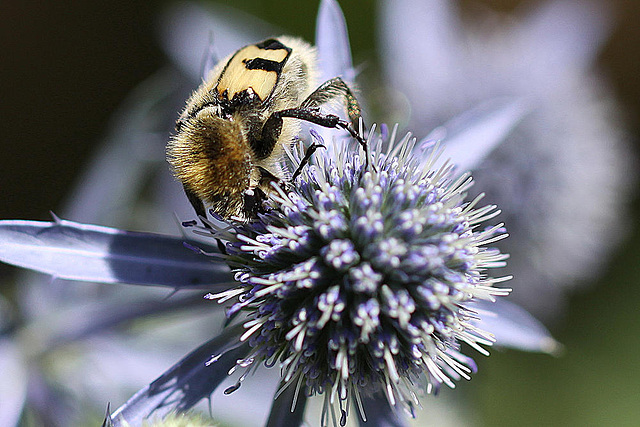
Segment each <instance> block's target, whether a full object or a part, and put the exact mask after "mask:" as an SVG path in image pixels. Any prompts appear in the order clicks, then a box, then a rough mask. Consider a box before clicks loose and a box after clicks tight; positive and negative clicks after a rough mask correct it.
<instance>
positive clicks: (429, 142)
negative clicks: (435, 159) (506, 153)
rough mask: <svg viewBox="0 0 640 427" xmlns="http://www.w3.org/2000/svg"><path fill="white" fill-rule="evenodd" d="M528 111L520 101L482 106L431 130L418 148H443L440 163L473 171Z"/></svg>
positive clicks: (486, 103)
mask: <svg viewBox="0 0 640 427" xmlns="http://www.w3.org/2000/svg"><path fill="white" fill-rule="evenodd" d="M528 111H529V109H528V106H527V105H526V104H525V102H523V101H521V100H513V99H508V100H504V99H499V100H493V101H490V102H485V103H483V104H481V105H480V106H479V107H476V108H474V109H473V110H470V111H467V112H465V113H463V114H461V115H459V116H458V117H456V118H454V119H453V120H451V121H449V122H447V123H446V124H444V125H443V126H440V127H438V128H436V129H435V130H433V131H432V132H431V133H430V134H429V135H427V137H426V138H424V139H423V140H422V141H421V143H420V145H421V146H422V147H426V148H430V147H432V146H433V142H434V141H436V140H442V142H443V144H444V154H443V158H444V159H451V161H452V162H453V164H455V165H456V166H457V167H458V171H460V172H466V171H470V170H474V169H475V168H476V167H477V166H478V165H479V164H480V163H481V162H482V161H483V160H484V159H485V157H487V156H488V155H489V154H490V153H491V151H492V150H493V149H494V148H496V147H497V146H498V145H500V144H501V143H502V142H503V141H504V140H505V138H506V137H507V136H508V135H509V133H510V132H511V131H512V130H513V129H514V128H515V127H516V126H517V125H518V123H519V122H520V120H521V119H522V118H523V117H524V116H525V115H526V113H527V112H528Z"/></svg>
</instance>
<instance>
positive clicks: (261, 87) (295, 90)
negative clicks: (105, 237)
mask: <svg viewBox="0 0 640 427" xmlns="http://www.w3.org/2000/svg"><path fill="white" fill-rule="evenodd" d="M315 63H316V57H315V50H314V48H313V47H312V46H311V45H309V44H308V43H306V42H304V41H302V40H300V39H296V38H292V37H286V36H284V37H278V38H270V39H267V40H264V41H262V42H260V43H257V44H254V45H250V46H246V47H243V48H242V49H240V50H238V51H236V52H235V53H234V54H232V55H230V56H229V57H228V58H226V59H224V60H222V61H221V62H220V63H219V64H218V65H217V66H216V67H215V68H214V69H213V70H212V71H211V73H210V75H209V76H208V77H207V79H206V80H205V81H204V82H203V83H202V85H201V86H200V87H199V88H198V89H196V91H195V92H194V93H193V94H192V95H191V97H190V98H189V100H188V101H187V105H186V107H185V109H184V111H183V112H182V114H181V115H180V118H179V119H178V121H177V124H176V134H175V136H173V137H172V139H171V140H170V141H169V143H168V145H167V160H168V162H169V164H170V165H171V168H172V170H173V173H174V175H175V176H176V177H177V178H178V179H179V180H180V181H181V182H182V185H183V187H184V190H185V193H186V194H187V197H188V199H189V201H190V202H191V204H192V205H193V207H194V209H195V211H196V213H197V214H198V215H199V216H201V217H206V210H205V205H208V206H210V207H211V209H212V210H213V212H214V213H216V214H218V215H220V216H221V217H222V218H231V217H234V218H240V219H242V220H250V219H251V218H254V217H255V216H256V215H257V213H258V212H260V210H261V207H262V202H263V201H264V199H265V198H266V195H267V194H268V193H269V192H270V191H273V188H272V187H271V183H272V182H274V181H276V182H283V179H284V178H285V173H284V171H283V170H282V166H281V159H282V156H283V154H284V150H283V145H284V144H290V143H293V141H294V139H295V137H296V135H297V134H298V132H299V130H300V121H307V122H311V123H314V124H317V125H320V126H324V127H327V128H336V129H339V128H342V129H345V130H347V131H348V132H349V133H350V134H351V136H352V137H354V138H355V139H357V141H358V142H359V143H360V144H361V145H362V146H363V147H364V149H365V150H366V142H365V141H364V140H363V138H362V137H361V136H360V135H359V134H358V133H357V132H356V131H355V126H356V125H357V124H358V122H359V120H360V106H359V104H358V101H357V100H356V98H355V96H354V95H353V92H352V91H351V89H350V88H349V86H347V84H346V83H345V82H344V81H343V80H342V79H341V78H339V77H336V78H333V79H330V80H328V81H326V82H324V83H322V84H321V85H320V86H318V87H316V86H315ZM339 99H342V100H343V101H344V103H345V105H346V109H347V113H348V116H349V119H350V121H351V123H349V122H347V121H345V120H342V119H341V118H340V117H338V116H336V115H333V114H323V113H322V112H321V111H320V109H319V107H320V105H322V104H325V103H327V102H330V101H333V100H339ZM315 148H316V146H315V145H314V146H311V147H310V148H309V149H308V150H307V153H306V155H305V157H304V159H303V161H302V163H301V164H300V165H299V166H298V169H297V170H296V171H295V173H294V174H293V175H292V179H293V178H295V177H296V176H297V175H298V173H299V172H300V170H301V168H302V167H303V166H304V163H306V161H308V159H309V156H310V155H311V153H312V152H313V150H315ZM365 154H366V151H365ZM365 158H366V157H365Z"/></svg>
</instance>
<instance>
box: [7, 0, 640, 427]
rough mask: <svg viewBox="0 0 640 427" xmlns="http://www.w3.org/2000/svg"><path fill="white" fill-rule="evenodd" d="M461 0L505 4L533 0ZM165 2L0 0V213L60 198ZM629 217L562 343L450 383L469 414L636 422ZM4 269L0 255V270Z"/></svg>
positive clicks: (365, 46)
mask: <svg viewBox="0 0 640 427" xmlns="http://www.w3.org/2000/svg"><path fill="white" fill-rule="evenodd" d="M462 3H463V5H464V6H469V5H473V4H477V3H485V4H487V5H488V6H490V7H491V8H494V9H496V10H502V11H510V10H513V9H514V8H516V7H518V6H519V5H522V4H527V3H531V1H515V0H468V1H463V2H462ZM609 3H610V4H612V5H613V6H615V8H616V11H617V18H618V19H617V24H616V27H615V29H614V32H613V34H612V37H611V39H610V40H609V42H608V43H607V45H606V47H605V49H604V52H603V54H602V55H601V57H600V60H599V62H598V66H599V68H600V69H601V70H602V71H603V72H604V73H605V75H607V76H608V77H609V80H610V82H611V84H612V86H613V88H614V90H615V92H616V94H617V97H618V99H619V100H620V102H621V103H622V105H623V107H624V109H625V111H626V113H627V117H626V118H627V123H626V125H627V126H628V129H629V131H630V135H631V137H632V142H633V143H634V146H635V147H636V148H637V147H638V135H639V134H640V78H639V77H638V76H640V26H638V25H637V23H638V20H639V19H640V2H638V1H633V0H614V1H611V0H609ZM166 4H168V2H162V1H144V2H142V1H139V2H130V1H126V2H125V1H110V2H103V1H91V2H73V3H72V2H29V1H27V2H25V1H18V0H3V1H2V2H0V16H1V17H2V24H1V25H0V52H2V67H0V87H1V90H0V94H1V95H0V96H1V99H2V101H1V102H0V109H1V110H0V125H1V126H2V132H1V134H0V173H1V174H2V203H0V218H25V219H48V218H49V213H48V212H49V210H54V211H55V210H56V208H58V207H59V206H60V204H61V202H62V200H63V198H64V196H65V195H66V194H67V192H68V190H69V189H70V188H71V186H72V185H73V183H74V179H75V178H76V177H77V175H78V174H79V173H80V171H81V170H82V166H83V164H84V163H85V162H86V160H87V159H88V158H89V156H90V154H91V153H92V152H93V150H94V149H95V148H96V146H97V143H98V142H99V141H100V137H101V135H102V134H103V133H104V131H105V129H106V127H107V125H108V123H109V120H110V118H111V115H112V113H113V111H114V110H115V109H116V107H117V106H118V104H119V103H120V102H121V101H122V100H123V98H124V97H125V96H126V95H127V93H128V92H129V91H130V90H131V89H133V88H134V87H135V86H136V84H137V83H139V82H140V81H142V80H143V79H144V78H145V77H147V76H149V75H150V74H151V73H153V72H154V71H155V70H156V69H158V68H159V67H160V66H161V64H163V63H164V62H165V61H166V59H165V57H164V55H163V53H162V51H161V49H160V47H159V46H158V44H157V38H156V28H155V25H156V22H157V21H156V18H157V16H158V14H159V13H160V12H161V11H162V10H163V7H164V6H165V5H166ZM233 6H234V7H237V8H239V9H242V10H244V11H246V12H249V13H251V14H254V15H256V16H260V17H262V18H263V19H264V20H266V21H268V22H272V23H274V24H276V25H278V26H280V27H281V28H283V29H285V30H286V31H287V32H288V33H291V34H296V35H300V36H303V37H304V38H306V39H308V40H312V39H313V31H314V26H313V23H314V22H315V15H316V10H317V2H316V1H313V2H307V3H304V4H301V3H300V2H298V1H291V0H287V1H276V0H270V1H257V0H236V1H234V2H233ZM341 6H342V8H343V10H344V13H345V15H346V18H347V22H348V24H349V32H350V38H351V43H352V49H353V53H354V58H355V62H356V63H359V62H362V61H368V62H369V63H372V64H375V60H376V59H375V55H376V39H375V28H374V23H375V22H376V17H375V9H374V6H372V5H371V3H369V2H366V1H343V2H341ZM597 191H598V190H597V189H594V197H597ZM634 218H638V205H637V202H636V203H635V209H634ZM634 223H635V225H636V227H634V229H633V230H629V235H628V238H627V239H626V241H625V242H624V243H623V245H622V246H621V247H620V248H619V249H618V250H617V253H616V254H615V256H614V259H613V261H612V262H611V264H610V265H609V267H608V269H607V271H606V272H605V275H604V277H603V278H601V279H599V280H598V281H597V283H595V284H594V285H593V286H591V287H589V288H587V289H586V290H584V291H582V292H581V293H579V294H577V295H574V296H573V297H572V298H571V303H570V305H569V307H568V310H567V312H566V313H565V316H564V318H563V319H561V320H560V321H558V322H557V323H556V324H553V325H548V326H549V327H550V329H551V330H552V333H553V334H554V336H555V337H556V338H557V339H558V340H559V341H561V342H562V343H563V344H564V345H565V346H566V349H565V352H564V354H563V355H562V356H561V357H559V358H553V357H550V356H543V355H532V354H525V353H520V352H516V351H506V352H501V351H496V350H494V351H493V352H492V353H493V355H492V356H491V357H490V358H488V359H483V360H480V372H479V373H478V374H477V375H476V376H475V378H474V380H473V381H472V382H471V383H469V384H463V385H462V387H460V388H461V390H458V391H457V392H460V393H464V394H465V395H466V396H467V397H468V398H469V401H470V402H472V403H473V405H474V409H473V410H472V412H474V413H475V414H476V416H477V420H478V424H479V425H501V426H512V425H518V426H521V427H522V426H528V425H532V426H533V425H536V426H537V425H563V426H568V425H575V426H584V425H593V426H602V425H615V426H637V425H640V369H639V368H638V366H637V365H638V362H640V357H638V355H640V338H639V334H638V332H637V331H639V330H640V316H638V312H639V310H638V307H639V302H640V271H639V269H640V264H639V263H638V254H640V236H639V235H638V227H637V225H638V224H639V221H637V220H635V221H634ZM585 232H588V230H585ZM14 272H15V269H13V268H10V267H7V266H5V265H0V276H8V275H10V274H13V273H14ZM0 278H2V277H0Z"/></svg>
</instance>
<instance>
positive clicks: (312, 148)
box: [291, 143, 325, 181]
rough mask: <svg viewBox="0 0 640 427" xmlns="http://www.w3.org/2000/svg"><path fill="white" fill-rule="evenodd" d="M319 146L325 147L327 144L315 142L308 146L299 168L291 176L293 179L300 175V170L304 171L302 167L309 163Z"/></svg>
mask: <svg viewBox="0 0 640 427" xmlns="http://www.w3.org/2000/svg"><path fill="white" fill-rule="evenodd" d="M318 148H325V146H324V145H322V144H317V143H313V144H311V145H310V146H309V147H307V149H306V150H305V152H304V157H303V158H302V160H301V161H300V164H299V165H298V168H297V169H296V171H295V172H294V173H293V175H292V176H291V181H293V180H295V179H296V178H297V177H298V175H300V172H302V169H304V167H305V166H306V165H307V163H309V160H310V159H311V156H313V153H315V152H316V150H317V149H318Z"/></svg>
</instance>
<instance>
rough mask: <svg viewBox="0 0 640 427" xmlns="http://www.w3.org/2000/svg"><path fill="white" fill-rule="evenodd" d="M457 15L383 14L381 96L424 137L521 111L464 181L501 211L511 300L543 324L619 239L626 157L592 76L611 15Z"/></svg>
mask: <svg viewBox="0 0 640 427" xmlns="http://www.w3.org/2000/svg"><path fill="white" fill-rule="evenodd" d="M458 6H459V5H458V2H453V1H447V0H389V1H381V2H380V25H379V31H380V37H381V39H380V40H381V45H382V53H381V58H382V60H383V66H384V71H385V75H386V78H387V81H388V83H389V84H390V86H391V87H392V88H394V89H395V90H397V92H395V93H394V92H391V93H392V95H390V96H391V99H406V102H405V103H404V104H403V103H402V102H400V103H396V105H405V110H404V111H405V112H406V111H407V110H406V108H410V116H411V119H410V121H409V123H410V127H411V128H412V129H414V130H416V131H423V132H426V131H428V130H429V129H432V128H433V127H435V126H437V125H439V124H441V123H444V122H446V121H448V120H450V119H452V118H453V117H455V116H458V115H460V114H462V113H464V112H465V111H467V110H469V109H470V108H474V107H476V106H477V105H479V104H482V103H486V102H496V100H500V99H503V98H504V97H507V98H517V99H519V100H520V101H521V102H523V103H525V104H526V105H527V106H528V107H529V108H530V113H529V114H527V115H526V116H525V117H524V118H523V119H522V121H521V123H520V124H519V125H518V126H516V127H515V129H513V131H512V132H511V133H510V134H509V135H508V137H507V138H506V141H505V142H504V143H502V144H500V145H499V146H497V148H495V149H494V151H493V152H492V153H491V154H490V155H489V156H487V157H486V159H485V160H484V161H482V162H481V163H479V164H478V165H476V167H474V168H473V169H474V178H475V179H476V180H477V183H478V186H477V187H478V188H481V189H482V191H484V192H486V194H487V200H488V201H490V202H492V203H496V204H498V205H499V206H501V207H502V209H503V211H504V214H503V216H502V217H501V218H502V219H503V220H504V221H505V223H506V224H507V227H508V228H509V232H510V234H511V238H510V239H508V240H507V241H505V242H502V243H501V244H500V245H499V246H500V248H501V250H503V251H504V252H506V253H509V254H511V259H510V262H509V267H508V268H509V271H510V273H511V274H513V275H514V276H515V280H514V281H513V287H514V292H513V295H512V297H513V299H514V300H515V301H516V302H518V303H520V304H521V305H523V306H525V307H526V308H528V309H529V310H532V311H533V312H534V313H535V314H536V315H538V316H541V317H542V318H547V319H551V318H553V317H554V316H557V315H558V314H559V313H558V309H559V308H561V307H562V305H563V304H562V303H563V300H564V297H565V294H566V293H567V292H569V291H570V290H571V289H573V288H574V287H576V286H579V285H581V284H584V283H588V281H589V279H591V280H592V279H594V278H596V277H597V275H598V273H599V272H600V271H601V270H602V267H603V265H604V263H605V262H606V261H607V259H608V255H609V254H610V252H611V250H612V249H613V248H614V247H615V245H616V243H618V241H619V240H620V238H621V237H623V236H624V231H625V230H626V228H625V225H626V222H625V219H626V217H625V214H626V208H627V204H628V202H629V190H630V189H631V188H632V184H633V178H634V177H633V175H634V173H633V170H632V166H631V162H630V160H629V158H630V153H629V148H628V147H627V145H626V141H625V139H624V136H625V134H624V131H623V130H622V126H621V123H620V121H619V111H618V110H617V107H616V105H615V102H614V100H613V97H612V94H611V91H610V90H609V88H608V87H607V86H606V84H605V82H604V81H603V80H602V79H601V78H600V77H599V76H598V75H597V74H596V73H595V72H594V70H593V68H594V61H595V59H596V55H597V54H598V51H599V48H600V47H601V46H602V44H603V42H604V41H605V40H606V37H607V35H608V32H609V28H610V24H611V21H612V19H611V14H610V13H609V12H610V11H609V9H608V8H607V6H608V4H605V3H604V2H600V3H595V2H590V1H582V0H556V1H548V2H546V3H544V4H541V5H539V6H537V7H536V8H534V9H532V10H528V11H521V12H520V13H518V14H515V15H514V16H512V17H503V16H498V15H496V14H494V13H491V12H489V11H487V10H480V7H477V9H478V13H476V14H474V16H473V19H469V20H464V21H463V19H462V18H461V17H460V14H459V11H458V10H457V7H458ZM476 6H477V5H476ZM452 126H455V125H454V124H452ZM446 128H447V126H445V129H444V130H441V131H442V132H443V133H442V134H441V136H443V135H445V140H446V131H447V129H446ZM458 151H459V150H458ZM446 155H447V152H446V151H445V156H446ZM453 156H454V158H453V160H454V162H456V161H457V160H458V159H457V157H455V156H456V154H455V153H454V154H453Z"/></svg>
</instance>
